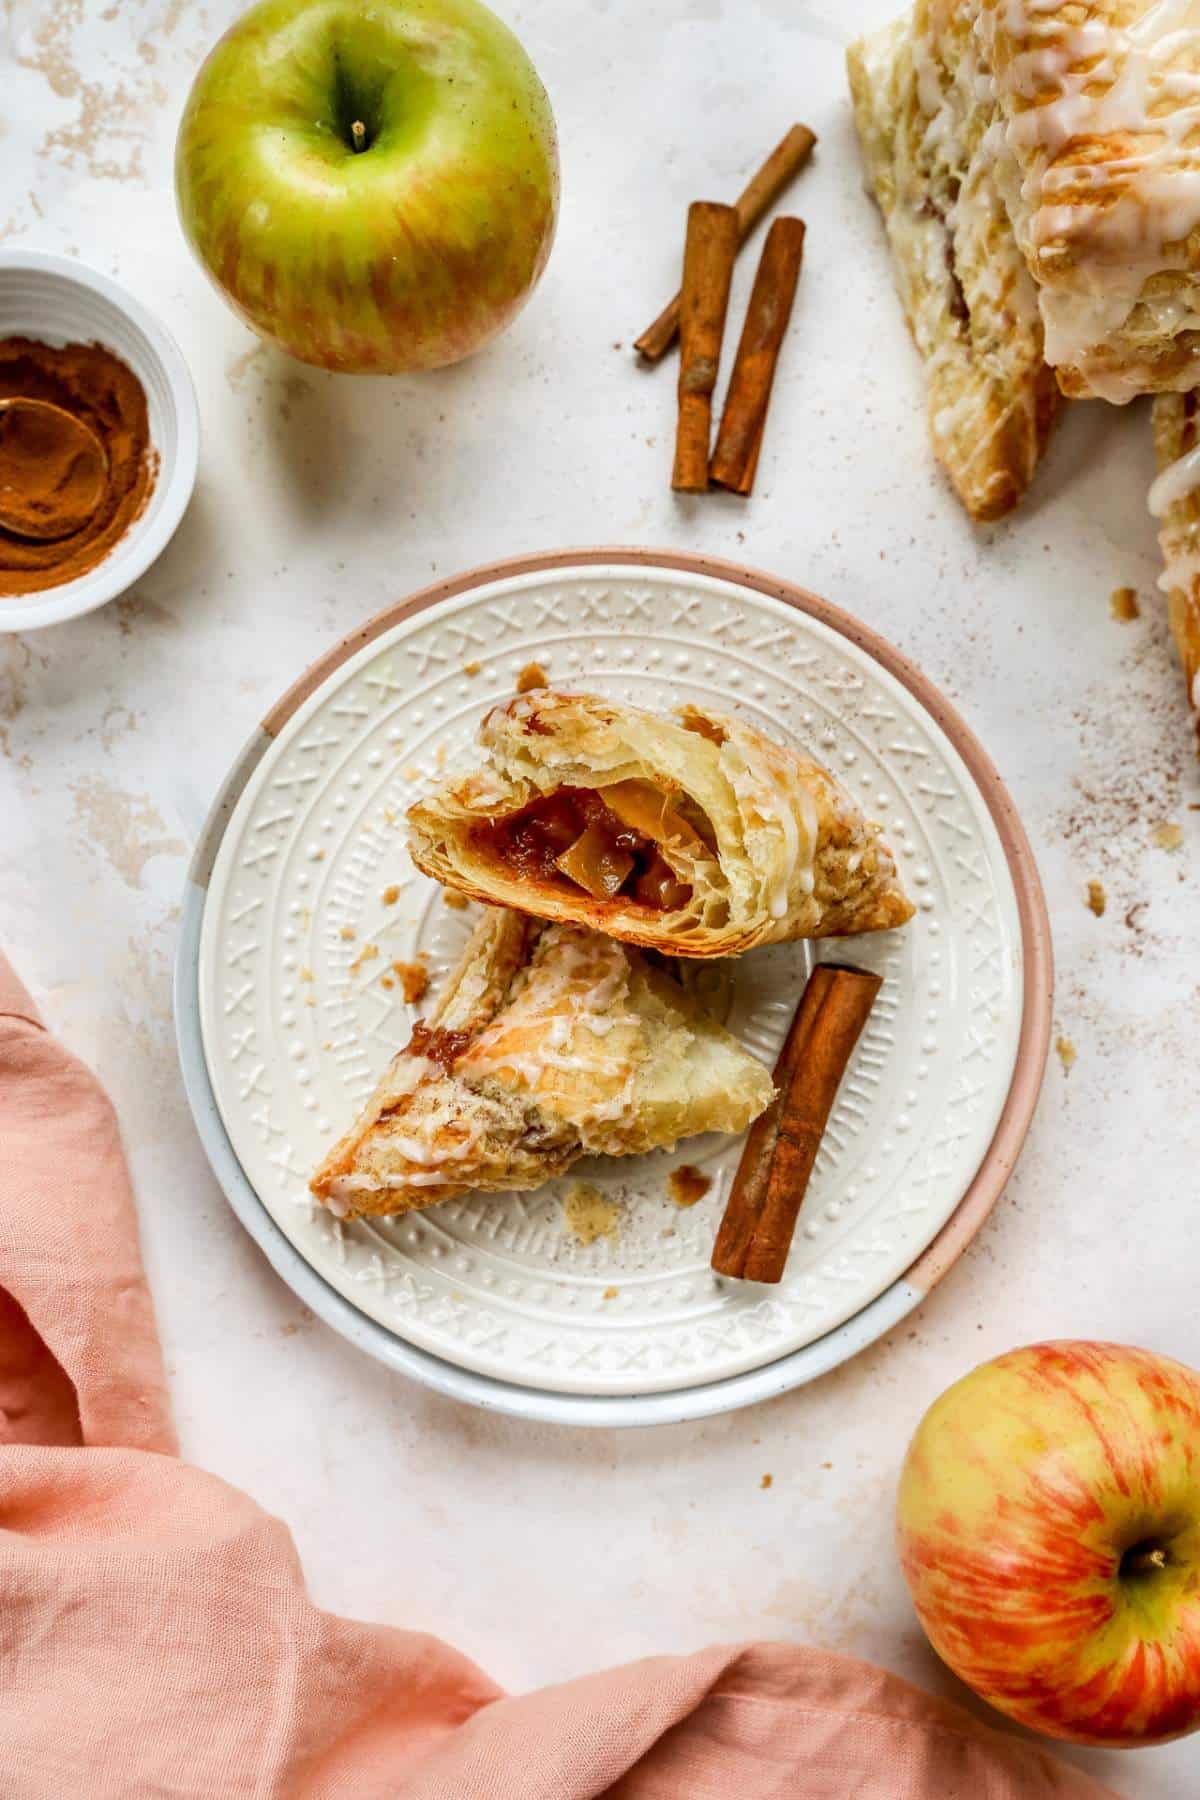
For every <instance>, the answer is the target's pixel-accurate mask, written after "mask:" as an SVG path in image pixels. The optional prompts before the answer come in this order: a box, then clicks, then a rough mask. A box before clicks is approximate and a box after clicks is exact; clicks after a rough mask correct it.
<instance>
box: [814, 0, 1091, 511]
mask: <svg viewBox="0 0 1200 1800" xmlns="http://www.w3.org/2000/svg"><path fill="white" fill-rule="evenodd" d="M917 10H918V14H921V13H922V12H924V11H926V10H927V9H925V8H922V7H918V9H917ZM970 10H971V9H970V8H969V7H966V6H963V7H960V8H959V9H958V11H959V14H960V15H961V18H962V25H961V29H960V30H959V31H958V32H957V33H954V34H952V33H951V31H950V30H949V28H947V30H946V31H945V32H944V33H943V37H944V39H945V42H944V43H943V44H942V45H941V46H940V48H941V50H942V51H943V52H944V53H945V57H946V60H943V56H942V55H939V53H938V51H939V46H937V45H935V44H934V43H929V44H928V45H922V46H920V50H918V41H917V40H916V39H915V38H914V35H913V31H912V28H911V23H910V21H909V20H908V19H904V20H901V21H900V22H899V23H897V24H895V25H890V26H888V27H886V28H885V29H884V30H882V31H879V32H876V33H875V34H874V35H873V36H871V37H868V38H864V39H863V40H862V41H861V42H860V43H857V44H855V45H853V47H852V48H851V50H850V52H849V55H848V57H847V66H848V70H849V75H850V88H851V93H852V94H853V98H854V112H855V119H856V122H857V125H858V133H859V138H860V140H861V143H862V149H863V157H864V160H865V163H866V169H867V176H868V183H869V186H870V188H871V190H872V192H873V193H874V196H875V199H876V201H877V202H878V204H879V209H880V211H881V212H882V214H883V218H884V223H885V225H886V227H887V233H888V239H889V242H890V245H891V250H892V257H893V268H894V272H895V279H896V286H897V288H898V290H899V294H900V299H901V303H902V305H903V307H904V311H905V315H906V317H907V319H908V324H909V328H910V330H911V331H912V334H913V338H914V340H915V342H916V346H917V349H918V350H919V352H920V354H921V356H922V357H923V359H924V361H925V368H926V377H927V382H928V420H929V433H930V437H931V439H932V443H933V450H934V454H935V455H936V457H937V458H938V460H939V462H941V463H942V464H943V465H944V467H945V469H946V472H947V474H948V475H949V477H950V479H951V481H952V482H953V484H954V487H955V489H956V490H957V492H958V496H959V498H960V500H961V501H962V503H963V505H964V506H965V507H966V509H967V511H968V512H969V513H970V515H971V517H972V518H973V519H976V520H978V521H984V520H988V519H999V518H1001V517H1003V515H1004V514H1005V513H1008V512H1011V510H1012V508H1013V507H1014V506H1015V505H1016V504H1017V502H1018V501H1019V500H1020V498H1021V496H1022V494H1023V493H1024V492H1025V489H1026V488H1027V487H1028V485H1029V483H1030V481H1031V480H1032V478H1033V474H1034V471H1035V469H1036V468H1037V465H1038V462H1039V461H1040V459H1041V456H1042V452H1043V451H1044V449H1045V447H1046V443H1047V440H1048V438H1049V436H1050V430H1051V427H1052V426H1053V424H1054V420H1055V417H1056V416H1057V413H1058V410H1059V407H1060V405H1061V399H1060V395H1059V391H1058V386H1057V383H1056V382H1055V379H1054V376H1053V374H1052V372H1051V371H1050V370H1049V369H1048V368H1047V366H1046V361H1045V357H1044V354H1043V345H1042V322H1041V318H1040V316H1039V314H1038V304H1037V292H1036V289H1035V287H1034V284H1033V281H1032V280H1031V278H1030V275H1029V271H1028V270H1027V268H1026V267H1025V262H1024V259H1023V257H1022V256H1021V253H1020V251H1019V249H1018V248H1017V243H1016V239H1015V238H1014V236H1013V233H1012V228H1011V226H1010V225H1009V222H1008V216H1007V213H1006V212H1005V209H1004V202H1003V200H1002V198H1001V195H1000V192H999V190H998V188H997V185H996V174H995V167H994V162H993V156H992V152H991V146H990V142H988V141H985V132H986V126H987V118H986V117H985V116H984V115H983V114H982V113H981V112H980V110H979V109H978V108H977V107H974V106H973V105H970V106H969V105H966V104H964V101H963V95H962V92H961V90H960V87H959V85H958V83H957V81H956V78H955V70H956V59H957V61H958V62H959V63H960V62H961V58H962V57H964V56H965V55H966V54H967V46H968V45H969V41H970V29H969V25H968V24H967V21H966V15H967V14H968V13H969V12H970Z"/></svg>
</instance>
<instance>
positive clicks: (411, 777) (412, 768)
mask: <svg viewBox="0 0 1200 1800" xmlns="http://www.w3.org/2000/svg"><path fill="white" fill-rule="evenodd" d="M404 779H405V781H420V779H421V771H420V769H418V767H417V765H416V763H409V765H408V767H407V769H405V771H404Z"/></svg>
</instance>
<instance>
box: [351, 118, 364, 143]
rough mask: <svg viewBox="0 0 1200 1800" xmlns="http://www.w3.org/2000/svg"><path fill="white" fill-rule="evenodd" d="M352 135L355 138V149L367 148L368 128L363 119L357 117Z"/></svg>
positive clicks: (352, 128) (352, 126)
mask: <svg viewBox="0 0 1200 1800" xmlns="http://www.w3.org/2000/svg"><path fill="white" fill-rule="evenodd" d="M350 136H351V137H352V138H353V139H354V148H355V150H365V149H366V147H367V128H366V126H365V125H364V124H363V122H362V120H361V119H355V121H354V123H353V125H351V127H350Z"/></svg>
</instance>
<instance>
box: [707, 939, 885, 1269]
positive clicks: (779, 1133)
mask: <svg viewBox="0 0 1200 1800" xmlns="http://www.w3.org/2000/svg"><path fill="white" fill-rule="evenodd" d="M881 985H882V983H881V980H880V977H879V976H878V975H872V974H870V973H868V972H867V971H866V970H863V969H845V968H839V967H837V966H835V965H834V964H832V963H818V964H817V967H816V968H815V969H814V970H813V972H812V975H811V976H810V978H809V982H808V986H807V987H806V988H805V990H804V997H803V999H802V1000H801V1002H800V1005H799V1007H798V1008H797V1011H796V1016H795V1018H794V1019H793V1020H792V1024H791V1027H790V1029H789V1031H788V1035H787V1038H786V1040H785V1042H784V1046H783V1049H782V1051H781V1052H780V1055H779V1060H778V1062H777V1063H776V1065H775V1081H776V1085H777V1088H778V1094H777V1097H776V1099H775V1101H774V1102H773V1104H772V1105H771V1106H769V1107H768V1108H767V1111H766V1112H765V1113H763V1114H762V1115H761V1116H760V1117H759V1118H758V1119H756V1120H755V1122H754V1124H753V1126H752V1127H751V1129H750V1134H749V1136H748V1137H747V1139H746V1147H745V1149H744V1151H743V1152H742V1160H741V1162H740V1163H739V1164H738V1170H737V1174H736V1175H735V1176H734V1178H733V1185H732V1186H731V1188H730V1190H729V1200H728V1202H727V1204H726V1207H725V1216H724V1218H723V1219H722V1220H721V1228H720V1230H719V1232H718V1233H717V1242H716V1247H715V1248H714V1250H713V1255H712V1266H713V1268H714V1269H715V1270H716V1271H717V1273H718V1274H720V1275H733V1276H737V1277H739V1278H740V1279H741V1280H743V1281H769V1282H774V1281H780V1280H782V1278H783V1271H784V1266H785V1264H786V1262H787V1257H788V1251H789V1250H790V1249H791V1244H792V1237H793V1234H794V1233H795V1230H796V1222H797V1220H798V1218H799V1215H800V1207H801V1203H802V1202H803V1199H804V1195H805V1192H806V1190H807V1188H808V1183H809V1179H810V1177H811V1175H812V1172H813V1165H814V1164H815V1162H816V1160H817V1151H818V1150H819V1149H820V1146H821V1139H822V1137H823V1136H824V1134H825V1127H826V1125H827V1124H828V1123H829V1115H830V1113H831V1112H832V1110H833V1103H834V1101H835V1099H836V1098H837V1091H838V1088H839V1087H840V1086H841V1082H842V1077H843V1076H844V1075H845V1073H846V1067H847V1065H848V1063H849V1061H850V1056H851V1052H852V1051H853V1049H854V1046H855V1044H856V1043H857V1042H858V1039H859V1035H860V1033H861V1031H862V1029H863V1026H864V1025H865V1024H866V1022H867V1018H868V1016H869V1014H870V1011H871V1008H872V1006H873V1005H874V1004H875V997H876V995H877V994H878V992H879V989H880V987H881Z"/></svg>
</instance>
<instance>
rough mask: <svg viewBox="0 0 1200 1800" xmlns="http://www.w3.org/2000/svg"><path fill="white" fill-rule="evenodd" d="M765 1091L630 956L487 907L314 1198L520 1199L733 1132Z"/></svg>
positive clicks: (388, 1207)
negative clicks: (588, 1158) (585, 1171)
mask: <svg viewBox="0 0 1200 1800" xmlns="http://www.w3.org/2000/svg"><path fill="white" fill-rule="evenodd" d="M773 1092H774V1090H773V1088H772V1085H771V1077H770V1075H769V1074H768V1072H767V1070H766V1069H765V1068H764V1067H763V1066H762V1064H761V1063H760V1062H758V1061H757V1060H756V1058H754V1057H753V1056H750V1055H749V1054H748V1053H747V1052H746V1051H745V1050H743V1049H742V1048H741V1046H740V1044H738V1043H737V1042H736V1040H735V1039H734V1038H732V1037H731V1036H730V1035H729V1033H728V1032H727V1031H725V1030H724V1029H723V1028H722V1027H721V1026H720V1025H718V1024H716V1023H715V1022H714V1020H713V1019H712V1018H711V1017H710V1016H709V1014H708V1013H707V1012H706V1011H705V1009H704V1007H703V1006H702V1004H701V1003H700V1001H699V1000H698V999H696V998H695V996H694V994H692V993H690V992H688V991H687V990H685V989H684V988H683V987H682V986H681V984H680V983H679V982H678V981H676V980H675V979H674V977H673V976H672V975H671V974H670V973H668V972H667V971H666V970H665V969H663V968H659V967H656V966H655V965H653V964H652V963H651V962H649V961H648V960H647V959H646V958H645V957H644V956H642V955H641V953H640V952H639V951H637V950H631V949H628V948H627V947H626V946H625V945H624V944H620V943H617V942H615V941H614V940H613V939H612V938H605V937H600V936H599V935H598V934H597V933H595V932H591V931H587V930H584V929H581V928H579V927H578V926H573V925H546V924H544V923H543V922H542V921H540V920H537V919H531V918H529V917H527V916H526V915H524V914H518V913H512V912H506V911H503V910H501V909H497V908H489V909H488V910H487V911H486V912H485V913H484V915H483V917H482V919H481V920H480V922H479V924H478V926H477V927H476V929H475V932H474V934H473V936H472V938H471V940H470V942H469V944H468V945H467V948H466V950H465V952H464V954H463V957H462V960H461V962H460V963H459V965H458V967H457V969H456V970H455V971H454V973H453V974H452V975H451V977H450V979H449V981H448V983H447V985H446V988H445V991H444V992H443V994H442V996H441V998H440V1000H439V1003H438V1005H437V1007H436V1009H435V1011H434V1012H433V1013H432V1015H431V1016H430V1018H429V1019H428V1020H427V1021H426V1022H424V1023H422V1024H420V1025H418V1026H417V1028H416V1030H415V1032H414V1033H413V1037H412V1041H411V1042H410V1043H409V1045H408V1046H407V1048H406V1049H404V1050H402V1051H401V1052H400V1054H399V1055H398V1056H396V1057H394V1058H393V1059H392V1063H391V1066H390V1067H389V1069H388V1071H387V1073H386V1074H385V1075H384V1077H383V1080H382V1081H381V1082H380V1083H379V1086H378V1087H377V1088H376V1090H375V1092H374V1094H373V1095H372V1096H371V1099H370V1100H369V1102H368V1103H367V1106H366V1110H365V1111H364V1113H363V1115H362V1117H361V1118H360V1119H359V1120H358V1122H357V1124H356V1125H355V1126H354V1127H353V1129H352V1130H351V1131H350V1132H349V1133H348V1134H347V1136H345V1137H344V1138H343V1139H342V1140H341V1142H340V1143H339V1144H337V1145H336V1146H335V1147H334V1148H333V1150H331V1151H330V1153H329V1155H328V1156H327V1157H326V1158H325V1161H324V1162H323V1163H322V1164H321V1167H320V1168H319V1169H318V1171H317V1173H316V1175H315V1176H314V1177H313V1180H312V1184H311V1186H312V1191H313V1193H314V1194H315V1195H316V1196H317V1198H318V1199H319V1200H322V1201H324V1202H325V1203H326V1204H327V1205H329V1206H331V1207H332V1208H333V1209H334V1210H335V1211H336V1212H337V1213H338V1214H339V1215H341V1216H343V1217H346V1216H352V1215H357V1214H365V1213H401V1212H410V1211H412V1210H414V1209H415V1208H417V1207H423V1206H432V1205H433V1204H434V1202H435V1201H438V1200H448V1199H451V1198H453V1197H454V1196H456V1195H460V1194H465V1193H468V1192H470V1191H471V1190H472V1189H480V1190H483V1191H484V1192H489V1193H501V1192H508V1191H513V1190H520V1191H525V1190H528V1189H530V1188H536V1187H538V1186H540V1185H541V1183H542V1182H545V1181H549V1180H551V1179H552V1178H553V1177H554V1176H556V1175H561V1174H563V1173H564V1171H565V1170H567V1169H569V1168H570V1166H571V1164H572V1163H573V1162H575V1161H577V1159H578V1158H579V1157H581V1156H585V1155H590V1154H597V1153H598V1154H603V1155H606V1156H633V1155H637V1154H639V1153H641V1152H643V1151H646V1150H654V1149H659V1148H669V1147H671V1146H672V1145H674V1144H675V1143H676V1141H677V1140H678V1139H679V1138H681V1137H690V1136H693V1135H694V1134H695V1133H697V1132H701V1131H728V1132H740V1131H744V1130H745V1129H746V1127H747V1126H748V1125H749V1124H750V1123H751V1122H752V1121H753V1120H754V1119H756V1118H757V1117H758V1115H759V1113H760V1112H762V1111H763V1109H764V1107H765V1106H766V1105H767V1103H768V1102H769V1101H770V1099H771V1097H772V1094H773Z"/></svg>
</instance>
